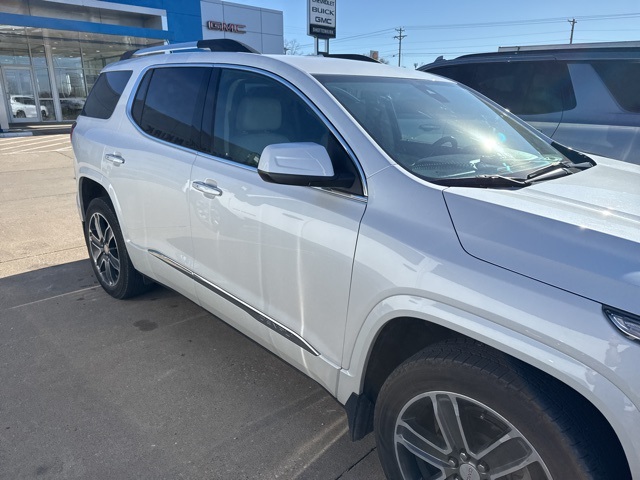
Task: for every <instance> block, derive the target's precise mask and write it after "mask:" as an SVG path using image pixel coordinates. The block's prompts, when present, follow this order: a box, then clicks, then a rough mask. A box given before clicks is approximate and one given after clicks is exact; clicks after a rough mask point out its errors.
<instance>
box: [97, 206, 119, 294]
mask: <svg viewBox="0 0 640 480" xmlns="http://www.w3.org/2000/svg"><path fill="white" fill-rule="evenodd" d="M89 249H90V252H91V260H92V261H93V264H94V267H95V269H96V273H97V274H98V276H99V277H100V280H101V282H102V283H104V284H105V285H107V286H109V287H113V286H114V285H115V284H116V283H117V282H118V278H119V277H120V255H119V253H118V244H117V242H116V237H115V235H114V233H113V229H112V228H111V225H109V222H108V221H107V219H106V218H105V217H104V216H103V215H102V214H100V213H94V214H93V215H91V218H90V219H89Z"/></svg>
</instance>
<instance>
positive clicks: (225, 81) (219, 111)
mask: <svg viewBox="0 0 640 480" xmlns="http://www.w3.org/2000/svg"><path fill="white" fill-rule="evenodd" d="M214 90H215V89H214ZM208 104H209V103H208ZM212 108H214V115H213V134H212V135H211V134H209V135H207V134H206V133H205V134H204V135H203V139H205V140H204V141H203V145H202V149H203V150H204V151H206V152H208V153H211V154H213V155H215V156H218V157H222V158H225V159H228V160H232V161H234V162H238V163H241V164H244V165H249V166H252V167H257V165H258V161H259V160H260V155H261V154H262V150H263V149H264V147H266V146H267V145H272V144H276V143H290V142H313V143H317V144H319V145H322V146H324V147H325V148H326V149H327V152H328V153H329V156H330V157H331V160H332V162H333V167H334V170H335V171H336V173H347V172H348V173H351V174H353V176H354V177H355V178H356V181H355V183H354V185H353V186H352V187H351V188H350V189H346V190H347V191H349V192H350V193H354V194H362V187H361V185H360V181H359V177H358V173H357V171H356V169H355V167H354V165H353V163H352V161H351V159H350V157H349V155H348V154H347V152H346V151H345V150H344V148H343V147H342V146H341V145H340V143H339V142H338V140H337V139H336V138H335V136H334V135H333V133H332V132H331V131H330V130H329V128H328V127H327V126H326V125H325V124H324V122H323V121H322V120H321V119H320V118H319V117H318V116H317V115H316V114H315V112H314V111H313V110H312V109H311V107H309V105H307V103H306V102H305V101H304V100H302V98H300V96H299V95H297V94H296V93H295V92H294V91H293V90H291V89H290V88H289V87H287V86H285V85H283V84H282V83H280V82H278V81H276V80H274V79H272V78H269V77H265V76H263V75H259V74H256V73H252V72H245V71H241V70H222V72H221V74H220V78H219V84H218V86H217V98H216V101H215V107H212ZM205 124H208V122H207V120H206V119H205Z"/></svg>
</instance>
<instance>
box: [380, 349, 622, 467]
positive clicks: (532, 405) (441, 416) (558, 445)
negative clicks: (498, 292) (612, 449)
mask: <svg viewBox="0 0 640 480" xmlns="http://www.w3.org/2000/svg"><path fill="white" fill-rule="evenodd" d="M555 393H556V395H555V396H554V392H553V390H552V389H550V388H548V386H545V384H544V381H543V380H541V379H537V380H535V381H533V379H532V378H527V376H526V375H523V374H521V373H518V370H517V369H514V368H512V366H511V365H510V364H509V362H508V361H506V359H505V357H504V356H501V355H500V354H498V353H496V352H493V351H492V350H489V349H488V348H486V347H484V346H482V345H480V344H477V343H474V342H469V341H455V342H445V343H442V344H438V345H435V346H432V347H429V348H427V349H425V350H423V351H422V352H420V353H419V354H417V355H416V356H414V357H412V358H410V359H409V360H407V361H406V362H405V363H404V364H402V365H401V366H400V367H398V368H397V369H396V371H394V373H392V374H391V375H390V377H389V378H388V379H387V381H386V383H385V384H384V386H383V388H382V390H381V391H380V394H379V396H378V400H377V402H376V410H375V420H374V422H375V431H376V441H377V445H378V454H379V457H380V461H381V463H382V467H383V469H384V471H385V473H386V475H387V477H388V478H389V479H392V480H395V479H398V480H410V479H411V480H419V479H425V480H427V479H442V480H445V479H446V480H454V479H455V480H462V479H463V480H489V479H492V480H493V479H495V480H552V479H555V480H566V479H576V480H577V479H594V478H614V477H604V476H603V475H600V476H599V475H598V474H597V473H595V472H596V471H598V470H600V471H601V467H599V466H598V465H597V459H595V458H594V452H593V451H592V450H590V449H589V448H588V447H586V445H587V444H588V443H589V440H588V439H585V438H583V436H584V433H583V432H579V430H580V428H581V427H580V425H579V422H577V421H576V420H575V418H572V415H570V414H567V413H566V412H567V411H570V410H571V408H572V406H571V405H563V398H562V394H561V392H555ZM588 420H589V419H582V423H585V422H588ZM590 456H591V458H588V457H590ZM594 465H596V466H595V468H594ZM608 473H611V471H609V472H608Z"/></svg>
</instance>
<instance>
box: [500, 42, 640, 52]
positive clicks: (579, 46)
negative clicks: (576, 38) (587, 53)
mask: <svg viewBox="0 0 640 480" xmlns="http://www.w3.org/2000/svg"><path fill="white" fill-rule="evenodd" d="M606 48H636V49H637V48H640V42H638V41H628V42H597V43H569V44H567V43H563V44H559V45H520V46H517V45H516V46H512V47H499V48H498V52H512V53H518V52H533V51H538V50H597V49H606Z"/></svg>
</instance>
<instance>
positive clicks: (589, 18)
mask: <svg viewBox="0 0 640 480" xmlns="http://www.w3.org/2000/svg"><path fill="white" fill-rule="evenodd" d="M638 17H640V13H621V14H614V15H590V16H582V17H576V19H577V20H576V21H578V20H581V21H597V20H619V19H626V18H638ZM566 21H567V18H566V17H553V18H536V19H531V20H509V21H502V22H478V23H457V24H448V25H442V24H439V25H412V26H409V27H406V28H407V30H427V29H429V30H431V29H445V28H446V29H450V28H478V27H499V26H513V25H540V24H544V23H564V22H566Z"/></svg>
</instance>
